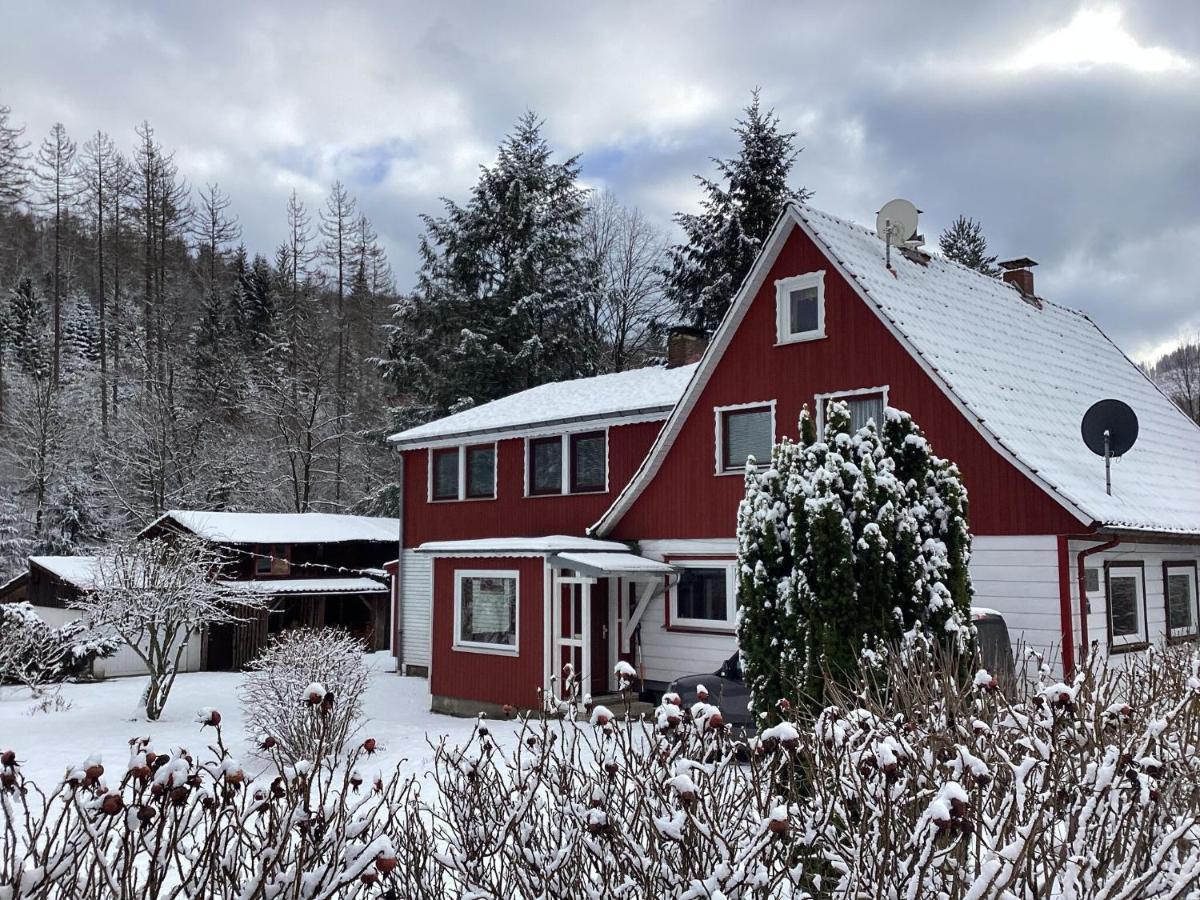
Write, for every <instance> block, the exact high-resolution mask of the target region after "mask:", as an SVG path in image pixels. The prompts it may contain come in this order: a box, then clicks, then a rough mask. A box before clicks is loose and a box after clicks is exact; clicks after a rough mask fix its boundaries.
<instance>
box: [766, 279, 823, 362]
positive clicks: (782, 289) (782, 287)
mask: <svg viewBox="0 0 1200 900" xmlns="http://www.w3.org/2000/svg"><path fill="white" fill-rule="evenodd" d="M813 287H815V288H816V289H817V329H816V331H799V332H795V331H792V323H791V321H790V319H791V312H792V310H791V295H792V292H793V291H803V290H806V289H807V288H813ZM823 337H825V270H824V269H819V270H817V271H816V272H805V273H804V274H803V275H793V276H791V277H790V278H780V279H778V280H776V282H775V343H776V346H782V345H783V344H801V343H804V342H805V341H818V340H820V339H821V338H823Z"/></svg>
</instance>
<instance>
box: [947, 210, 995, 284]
mask: <svg viewBox="0 0 1200 900" xmlns="http://www.w3.org/2000/svg"><path fill="white" fill-rule="evenodd" d="M938 246H940V247H941V248H942V255H943V256H945V257H946V259H952V260H954V261H955V262H957V263H962V264H963V265H964V266H967V267H968V268H971V269H975V270H976V271H979V272H982V273H983V274H984V275H991V276H993V277H995V276H996V275H999V274H1000V270H999V269H998V268H997V267H996V257H995V255H989V254H988V243H987V238H985V237H984V236H983V226H982V225H981V224H980V223H979V222H977V221H976V220H975V219H968V218H967V217H966V216H959V217H958V218H957V219H955V220H954V222H953V223H952V224H951V225H950V227H949V228H947V229H946V230H945V231H943V232H942V234H941V237H939V238H938Z"/></svg>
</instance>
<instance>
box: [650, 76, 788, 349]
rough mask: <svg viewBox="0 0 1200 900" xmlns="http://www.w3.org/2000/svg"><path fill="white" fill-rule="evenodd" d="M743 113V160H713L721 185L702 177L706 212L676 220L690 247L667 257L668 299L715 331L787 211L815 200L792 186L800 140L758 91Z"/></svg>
mask: <svg viewBox="0 0 1200 900" xmlns="http://www.w3.org/2000/svg"><path fill="white" fill-rule="evenodd" d="M745 113H746V115H745V118H743V119H739V120H738V122H737V125H736V126H735V127H734V129H733V131H734V133H735V134H736V135H737V136H738V141H739V142H740V145H741V146H740V149H739V151H738V155H737V156H735V157H733V158H731V159H716V158H714V159H713V163H714V164H715V165H716V167H717V173H718V177H717V178H716V179H711V178H705V177H704V176H702V175H697V176H696V180H697V181H699V182H700V186H701V188H702V190H703V192H704V199H703V200H702V201H701V207H702V208H701V211H700V212H699V213H695V214H692V213H679V214H678V215H676V216H675V222H676V224H678V225H679V227H680V228H682V229H683V232H684V234H685V236H686V240H685V241H684V242H683V243H681V244H677V245H676V246H674V247H672V248H671V249H670V250H669V266H668V271H667V273H666V275H667V289H668V293H669V295H670V298H671V300H672V301H673V302H674V305H675V308H676V310H677V311H678V313H679V316H680V317H681V318H682V319H684V320H686V321H687V322H688V323H690V324H692V325H695V326H697V327H700V328H704V329H707V330H709V331H712V330H713V329H715V328H716V327H717V325H719V324H720V322H721V317H722V316H724V315H725V310H727V309H728V308H729V304H730V302H731V301H732V300H733V295H734V293H735V292H736V291H737V289H738V286H739V285H740V284H741V283H742V280H743V279H744V278H745V277H746V274H747V273H748V272H749V271H750V267H751V266H752V265H753V264H754V259H755V257H756V256H757V255H758V251H759V250H760V249H761V247H762V245H763V242H764V241H766V239H767V237H768V235H769V234H770V232H771V226H772V225H773V224H775V220H776V219H777V218H778V216H779V213H780V212H781V211H782V210H783V208H784V206H785V205H786V204H788V203H790V202H803V201H805V200H807V199H808V197H809V196H811V194H810V192H809V191H807V190H805V189H804V188H802V187H801V188H795V189H793V188H791V187H789V186H788V179H789V176H790V174H791V170H792V164H793V163H794V162H795V161H796V157H797V156H798V155H799V154H800V150H801V149H802V148H798V147H796V145H795V138H796V133H795V132H793V131H782V130H781V129H780V123H779V117H778V116H776V115H775V111H774V110H766V111H764V110H763V109H762V105H761V102H760V97H759V92H758V91H757V90H755V91H754V93H753V94H752V95H751V100H750V105H749V106H747V107H746V109H745Z"/></svg>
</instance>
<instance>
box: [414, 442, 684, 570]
mask: <svg viewBox="0 0 1200 900" xmlns="http://www.w3.org/2000/svg"><path fill="white" fill-rule="evenodd" d="M661 426H662V422H661V421H652V422H635V423H633V424H630V425H613V426H610V427H609V428H608V490H606V491H598V492H595V493H586V494H559V495H553V496H548V497H526V496H525V465H526V463H525V439H524V438H508V439H506V440H501V441H498V442H497V448H496V449H497V462H496V497H495V499H489V500H440V501H431V500H430V499H429V451H428V450H425V449H421V450H406V451H404V546H405V547H410V548H412V547H418V546H420V545H421V544H423V543H425V542H426V541H442V540H471V539H476V538H488V537H541V536H545V535H549V534H583V533H584V531H585V530H586V529H587V527H588V526H589V525H591V524H592V523H593V522H595V521H596V520H597V519H598V518H600V516H601V515H602V514H603V512H604V511H605V510H606V509H608V507H609V505H610V504H611V503H612V501H613V498H614V497H616V495H617V494H618V493H619V492H620V491H621V489H622V488H623V487H624V486H625V485H626V484H627V483H628V481H629V479H630V478H631V477H632V476H633V472H634V470H636V469H637V467H638V466H639V465H640V464H641V462H642V459H643V458H644V457H645V455H646V451H648V450H649V449H650V445H651V444H652V443H653V442H654V438H655V437H656V436H657V434H658V430H659V428H660V427H661ZM571 430H572V431H587V430H588V429H587V427H586V425H583V424H577V425H575V426H573V427H572V429H571ZM467 443H468V444H474V443H490V441H486V440H483V439H475V440H472V441H469V442H467Z"/></svg>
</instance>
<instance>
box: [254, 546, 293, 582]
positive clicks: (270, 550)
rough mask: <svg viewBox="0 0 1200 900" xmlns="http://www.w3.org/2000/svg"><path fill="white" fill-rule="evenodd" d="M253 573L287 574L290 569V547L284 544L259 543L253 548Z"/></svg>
mask: <svg viewBox="0 0 1200 900" xmlns="http://www.w3.org/2000/svg"><path fill="white" fill-rule="evenodd" d="M254 552H255V553H257V554H258V556H256V557H254V574H255V575H288V574H290V573H291V571H292V564H291V562H290V558H291V553H290V548H289V547H288V546H287V545H285V544H261V545H259V546H257V547H255V548H254Z"/></svg>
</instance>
